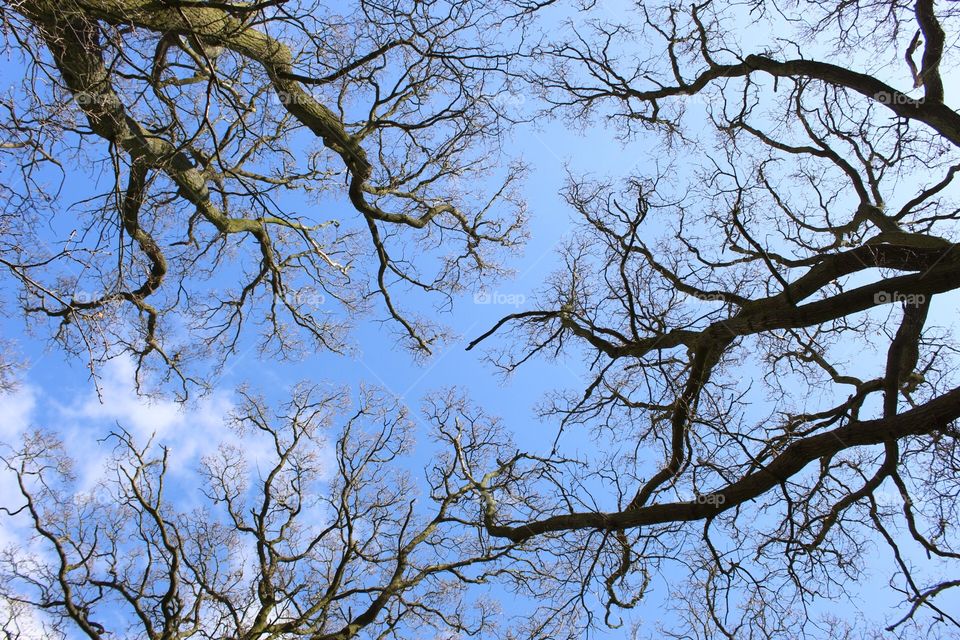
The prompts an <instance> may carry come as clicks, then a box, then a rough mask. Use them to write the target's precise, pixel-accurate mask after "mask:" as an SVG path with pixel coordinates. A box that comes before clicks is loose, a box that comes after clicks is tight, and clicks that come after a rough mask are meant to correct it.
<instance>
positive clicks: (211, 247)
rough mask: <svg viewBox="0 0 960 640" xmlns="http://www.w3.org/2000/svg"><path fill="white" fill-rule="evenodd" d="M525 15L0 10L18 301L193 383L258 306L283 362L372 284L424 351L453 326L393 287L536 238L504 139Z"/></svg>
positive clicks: (291, 4) (212, 5) (513, 11)
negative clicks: (11, 72)
mask: <svg viewBox="0 0 960 640" xmlns="http://www.w3.org/2000/svg"><path fill="white" fill-rule="evenodd" d="M533 9H535V6H533V5H531V6H526V3H520V4H519V5H514V4H513V3H498V4H497V6H493V7H491V6H488V4H487V3H484V2H465V3H442V2H433V1H429V2H421V1H419V0H418V1H414V2H400V1H394V0H389V1H387V2H379V1H367V0H360V1H359V2H357V3H355V4H353V5H350V6H344V7H343V8H342V10H341V9H337V8H334V7H332V6H331V7H328V6H327V5H325V4H323V3H314V2H303V3H301V2H295V1H274V0H266V1H263V2H237V3H234V2H192V1H182V2H181V1H179V0H171V1H170V2H167V1H164V2H162V3H160V4H155V3H149V2H126V1H123V2H113V1H112V0H109V1H104V2H101V1H100V0H95V1H93V2H87V1H86V0H70V1H68V2H59V1H46V0H44V1H39V2H36V1H34V0H26V1H23V2H20V1H17V2H12V3H7V4H6V5H5V6H4V8H3V9H2V13H0V20H2V22H3V25H4V31H3V32H4V38H5V46H6V51H7V55H8V56H11V57H12V58H13V59H14V60H15V61H17V62H18V63H19V64H20V65H22V69H23V73H22V81H21V83H20V87H19V89H18V90H17V91H15V92H14V93H13V94H11V95H8V96H6V97H4V98H3V99H2V101H0V102H2V111H3V119H2V122H0V129H2V132H3V134H2V136H3V140H2V142H0V151H2V153H3V154H4V155H5V162H6V163H7V164H8V167H10V168H12V169H19V171H18V172H17V173H18V175H19V176H20V180H19V181H17V182H15V183H13V184H5V185H3V187H2V188H0V190H2V194H3V201H2V209H3V215H4V218H3V219H4V224H5V226H8V227H9V229H8V231H7V233H8V237H7V238H5V239H4V243H3V246H2V250H3V253H2V255H0V260H2V264H3V265H4V266H5V267H6V269H7V270H8V273H10V274H11V275H12V276H13V277H14V278H15V279H16V281H18V282H19V284H20V301H19V303H20V306H21V307H22V308H23V310H24V311H26V312H27V314H29V315H30V316H33V317H39V318H40V319H41V320H42V319H48V320H52V322H53V325H54V327H55V329H56V334H55V335H56V338H57V339H58V340H59V341H61V342H62V343H63V344H64V345H65V346H66V347H67V348H68V349H69V350H71V351H73V352H77V353H80V354H86V356H87V357H88V358H89V360H90V362H91V365H96V364H97V363H98V362H100V361H102V360H103V359H104V358H109V357H111V356H113V355H116V354H117V353H118V352H119V351H126V352H128V353H131V354H133V355H135V357H136V358H137V359H138V360H139V362H140V364H141V365H145V364H146V365H149V364H150V363H153V364H154V365H156V366H157V368H159V369H161V370H163V371H165V372H166V373H167V374H171V373H172V374H173V375H174V377H175V378H178V379H181V380H182V381H183V383H184V386H185V387H188V386H189V385H187V380H186V379H187V377H188V376H189V373H187V369H185V368H184V366H183V365H184V364H185V363H186V362H187V361H188V360H190V359H191V358H193V357H198V356H209V357H213V358H214V359H215V361H222V359H223V358H224V357H226V355H227V354H229V353H231V352H233V351H234V350H235V349H236V348H237V345H238V341H239V340H241V337H242V334H241V326H242V325H244V324H245V323H248V322H249V321H252V322H253V323H254V324H257V325H259V326H260V327H261V330H262V342H263V346H265V347H270V348H272V349H274V350H275V351H277V352H280V353H284V354H286V353H288V352H291V351H294V352H295V351H297V350H298V349H302V348H323V349H332V350H334V351H342V350H344V349H345V348H346V343H345V341H344V335H343V330H344V328H345V326H346V325H347V322H348V320H349V316H351V315H356V314H358V313H361V312H364V311H365V310H366V309H367V308H368V307H367V305H366V304H365V303H366V302H367V301H369V300H370V299H371V298H372V297H379V299H380V302H381V305H382V306H380V307H378V308H379V309H382V310H383V313H382V314H380V315H381V317H383V318H386V319H390V320H391V321H392V322H393V323H394V325H395V326H397V327H398V328H399V329H400V332H401V334H402V336H401V339H402V340H403V341H405V343H406V344H408V345H410V346H411V347H412V348H413V349H414V351H416V352H421V353H425V352H429V351H430V349H431V345H432V344H434V342H435V341H436V340H437V339H439V338H440V334H439V333H438V331H440V328H439V327H437V326H433V325H432V323H431V322H429V321H428V320H427V319H426V318H419V317H415V316H413V315H411V314H410V313H409V312H405V311H404V310H403V309H402V307H401V305H399V304H398V303H397V302H395V298H394V296H392V295H391V291H392V290H394V289H395V288H397V287H400V289H399V290H400V291H403V292H407V291H410V290H414V291H424V292H433V293H436V294H437V295H439V296H441V298H440V299H439V300H438V301H437V302H438V303H439V304H440V305H441V306H442V305H445V304H449V301H450V300H451V295H452V294H454V293H457V292H458V291H461V290H462V289H464V288H465V287H474V286H476V282H477V279H479V278H487V277H490V276H495V275H497V274H498V273H500V272H501V267H500V266H498V255H499V253H500V252H502V251H503V250H510V249H512V248H513V247H515V246H516V245H517V244H518V243H519V242H520V241H522V239H523V233H524V232H523V224H524V207H523V204H522V202H521V201H520V200H519V198H518V197H517V195H516V193H515V191H514V183H515V181H516V179H517V178H518V176H519V175H520V173H521V170H522V167H520V166H518V165H507V164H505V163H504V161H503V159H502V157H501V153H500V151H499V146H498V144H499V140H500V134H501V131H502V128H503V124H504V123H505V122H507V121H509V120H510V118H511V117H512V116H511V115H510V114H509V113H508V110H507V109H506V107H508V106H510V104H511V103H510V101H509V100H504V99H503V96H507V97H509V93H508V92H509V90H510V82H511V78H512V77H513V72H512V71H511V60H512V59H513V58H514V57H515V54H516V51H517V50H518V48H520V47H522V46H523V44H524V42H525V37H526V27H527V23H528V22H529V19H530V16H531V15H532V11H533ZM493 27H497V29H494V28H493ZM498 33H499V36H498V37H497V39H494V35H495V34H498ZM15 175H16V174H15ZM485 176H490V180H491V184H494V187H493V190H492V192H491V193H489V194H486V195H484V194H483V193H480V192H478V191H476V190H475V185H476V181H477V179H478V178H483V177H485ZM497 181H499V182H497ZM497 184H499V187H498V186H496V185H497ZM8 223H9V224H8ZM38 227H40V228H42V229H43V230H42V231H41V230H38ZM304 337H306V338H308V339H309V340H308V341H307V342H304V340H303V338H304ZM194 381H196V380H194Z"/></svg>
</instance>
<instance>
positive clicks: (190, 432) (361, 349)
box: [0, 5, 957, 637]
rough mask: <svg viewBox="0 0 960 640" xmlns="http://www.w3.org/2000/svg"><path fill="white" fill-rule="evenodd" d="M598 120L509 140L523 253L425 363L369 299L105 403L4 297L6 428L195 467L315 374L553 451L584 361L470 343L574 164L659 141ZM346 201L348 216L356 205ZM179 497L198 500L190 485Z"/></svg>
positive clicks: (625, 154) (651, 160)
mask: <svg viewBox="0 0 960 640" xmlns="http://www.w3.org/2000/svg"><path fill="white" fill-rule="evenodd" d="M607 6H612V5H607ZM611 10H613V9H611ZM16 73H17V70H16V69H15V68H10V67H7V68H5V70H4V71H3V75H2V76H0V78H2V81H3V83H4V85H5V86H6V85H8V84H10V78H15V77H16ZM523 102H524V99H523V97H522V96H519V97H517V103H518V104H523ZM698 108H701V107H698V106H697V105H694V106H693V110H694V111H695V110H696V109H698ZM691 117H692V120H691V122H692V126H694V127H696V126H697V123H698V122H700V120H699V118H698V116H697V114H696V113H692V114H691ZM602 124H603V123H602V122H601V123H599V124H598V125H597V126H594V127H592V128H584V129H582V130H572V128H571V127H569V126H568V125H565V124H564V123H563V122H559V121H550V122H539V123H538V126H536V127H535V126H532V125H524V126H521V127H519V128H517V129H516V130H515V131H514V132H513V133H512V136H511V140H509V141H508V142H507V143H506V144H505V147H507V148H510V149H515V150H517V151H518V152H519V154H520V155H521V156H522V158H523V160H525V161H526V162H527V163H528V164H529V165H530V172H529V174H528V176H527V178H526V180H525V182H524V185H523V193H524V197H525V199H526V201H527V203H528V206H529V213H530V227H529V231H530V240H529V241H528V243H527V244H526V247H525V249H524V251H523V252H522V254H520V255H517V256H514V257H513V258H511V259H510V261H509V266H510V267H512V269H513V270H514V271H515V274H516V275H515V276H514V277H512V278H508V279H504V280H502V281H500V282H498V283H495V284H491V285H490V286H488V287H487V288H486V289H485V290H483V291H480V290H478V291H471V292H466V293H465V294H464V295H462V296H460V297H459V298H458V299H457V300H456V304H455V305H454V308H453V310H452V311H450V312H449V313H444V314H443V316H442V318H441V321H442V322H443V323H444V324H446V325H448V326H449V327H450V328H451V329H452V331H453V333H454V334H455V335H457V336H458V337H456V338H455V339H453V340H451V341H450V342H449V343H448V344H446V345H444V346H443V347H442V348H441V349H439V350H438V351H437V352H436V353H435V354H434V355H433V356H432V357H430V358H429V359H428V360H427V361H426V362H424V363H416V362H414V360H413V359H412V358H411V357H410V355H409V354H408V353H407V352H405V351H403V350H401V349H398V348H396V346H395V344H394V340H393V338H392V335H393V333H392V332H391V331H387V330H385V328H384V326H383V325H382V324H381V323H380V322H379V320H380V318H382V315H383V314H382V308H381V307H379V306H375V307H374V312H373V313H371V314H370V316H369V317H363V318H358V319H357V321H356V327H355V329H354V331H353V332H352V334H351V339H352V342H353V344H355V345H356V349H355V351H354V352H353V353H351V354H350V355H349V356H348V357H342V356H338V355H336V354H331V353H320V354H317V355H315V356H311V357H308V358H305V359H303V360H302V361H299V362H281V361H278V360H276V359H273V358H266V359H261V358H260V357H259V356H258V353H257V351H256V349H254V348H253V347H252V343H251V341H250V340H249V339H247V340H245V341H244V342H242V343H241V348H240V350H239V352H238V354H237V355H235V356H233V357H231V358H230V359H229V360H228V361H227V366H226V368H225V369H224V371H223V372H222V373H221V374H220V375H219V376H218V377H217V378H216V380H215V383H214V385H213V387H214V389H213V391H212V392H211V393H210V394H208V395H206V396H203V397H198V398H194V399H193V400H192V401H191V402H189V403H188V404H187V405H185V406H179V405H177V404H176V403H175V402H173V401H171V400H170V399H168V398H160V399H155V400H149V399H147V398H143V397H138V396H137V395H136V394H135V393H134V392H133V389H132V385H131V377H132V364H131V363H130V362H129V360H126V359H118V360H117V361H115V362H114V363H112V364H110V365H107V366H106V367H105V368H104V369H103V370H102V372H101V376H102V377H101V392H102V402H101V401H100V399H99V398H98V396H97V394H96V392H95V390H94V387H93V385H92V383H91V380H90V379H89V375H88V373H89V372H88V370H87V368H86V366H85V363H84V362H83V361H80V360H77V359H68V358H66V357H65V356H64V354H63V353H62V352H61V351H60V350H58V349H57V348H56V347H55V346H51V345H50V344H49V342H48V341H47V340H46V339H45V333H44V331H43V330H42V329H41V330H38V331H37V332H36V334H35V335H28V334H25V333H24V332H23V326H24V325H23V320H22V318H21V317H20V316H19V315H18V314H16V313H12V312H11V309H10V308H7V309H6V311H7V314H6V317H3V318H2V334H3V336H5V337H7V338H14V339H15V340H16V344H17V348H18V350H19V353H20V355H21V356H22V357H23V359H24V361H25V363H26V366H25V367H24V369H23V370H22V371H21V377H22V382H21V385H20V386H19V388H18V389H17V390H16V391H14V392H13V393H12V394H8V395H6V396H2V397H0V416H3V418H2V419H0V439H2V440H4V441H6V442H12V441H13V440H15V439H16V437H17V435H18V433H20V432H22V431H23V430H24V429H25V428H27V427H29V426H33V425H36V426H45V427H47V428H52V429H55V430H57V431H59V432H61V433H63V434H64V436H65V437H66V438H67V439H68V442H69V443H70V447H71V450H72V451H73V452H74V453H75V454H76V455H77V456H78V457H79V458H80V459H81V460H83V462H84V464H83V466H82V475H83V476H84V477H89V478H90V479H91V480H92V478H94V477H95V476H96V475H97V471H98V465H100V464H101V462H100V460H101V458H100V456H102V455H105V453H106V452H104V451H102V449H103V447H102V446H101V445H98V444H97V438H99V437H102V435H104V434H105V432H106V431H107V430H109V429H110V428H112V427H113V425H114V424H117V423H119V424H121V425H123V426H124V427H126V428H127V429H129V430H131V432H133V433H134V434H135V435H137V436H139V437H141V438H147V437H150V436H151V435H155V436H156V438H157V439H158V440H159V441H162V442H164V443H167V444H168V445H170V446H171V447H172V451H173V455H174V460H175V461H177V464H180V465H182V466H184V467H188V466H190V465H191V464H194V463H195V462H196V461H197V460H198V458H199V456H200V455H202V454H204V453H207V452H209V451H210V450H211V449H210V448H211V447H212V446H214V445H215V444H216V442H217V436H222V437H224V438H229V434H228V433H227V432H226V431H225V430H224V429H223V427H222V423H221V421H220V418H221V417H222V416H225V415H226V413H227V412H228V411H229V408H230V407H231V405H232V403H233V402H234V400H235V397H234V395H233V389H235V388H236V387H237V386H239V385H242V384H251V385H253V386H254V387H255V388H256V389H257V390H259V391H260V392H261V393H263V394H265V395H266V396H267V397H268V398H269V399H271V400H274V401H277V400H283V399H284V398H285V396H286V394H287V393H288V391H289V389H290V388H291V387H292V385H293V384H295V383H296V382H298V381H300V380H312V381H330V382H335V383H340V384H349V385H352V386H354V387H355V386H357V385H359V384H360V383H361V382H365V383H369V384H375V385H379V386H382V387H383V388H384V389H386V390H387V391H389V392H390V393H391V394H393V395H395V396H397V397H398V398H401V399H402V400H403V401H404V402H406V403H407V404H409V405H410V406H411V407H412V408H414V409H416V407H418V405H419V403H420V400H421V398H422V397H423V396H424V395H425V394H426V393H428V392H430V391H434V390H437V389H438V388H442V387H446V386H449V385H451V384H455V385H457V386H459V387H461V388H463V389H464V390H466V391H467V392H468V393H469V395H470V397H471V398H472V400H473V401H474V402H475V403H477V404H478V405H480V406H481V407H483V408H484V410H485V411H487V412H488V413H491V414H494V415H498V416H500V417H502V418H503V420H504V423H505V424H506V425H507V427H508V429H509V430H510V431H511V432H512V433H513V434H514V437H515V439H516V441H517V443H518V445H519V446H521V447H522V448H525V449H528V450H533V451H538V450H539V451H541V452H546V451H549V449H550V447H551V445H552V443H553V440H554V437H555V436H556V425H555V424H554V423H550V422H541V421H539V420H538V419H537V418H536V417H535V412H534V406H535V405H536V403H537V402H538V401H540V400H542V398H543V395H544V394H545V393H547V392H549V391H551V390H558V389H573V390H582V388H583V386H584V382H585V380H586V378H585V376H584V369H583V364H582V362H581V361H580V360H579V359H578V358H577V357H576V355H575V354H573V355H567V356H563V357H561V358H560V359H559V360H556V361H544V360H543V359H534V360H532V361H531V362H529V363H528V364H526V365H525V366H523V367H521V368H520V369H519V370H518V371H517V372H516V373H514V374H513V375H512V376H511V377H510V378H509V379H503V378H502V377H501V376H500V375H499V374H498V373H497V372H496V370H495V369H494V368H493V367H492V366H491V365H490V364H489V363H487V362H485V361H484V360H483V358H482V352H481V351H478V350H474V351H471V352H467V351H465V350H464V347H465V346H466V344H467V343H468V342H469V340H471V339H473V338H475V337H476V336H478V335H480V334H481V333H482V332H484V331H485V330H487V329H488V328H489V327H490V326H492V325H493V324H494V323H495V322H496V321H497V320H498V319H499V318H500V317H502V316H503V315H505V314H508V313H512V312H514V311H517V310H522V309H525V308H529V306H530V304H531V301H532V297H533V296H534V295H535V292H536V290H537V289H538V288H539V287H540V286H541V285H542V284H543V283H544V281H545V280H546V278H547V276H548V275H549V274H550V273H551V272H552V271H553V270H555V269H557V268H558V267H559V266H560V265H561V263H560V262H559V261H558V257H557V253H556V251H557V249H558V247H559V246H560V245H561V244H562V243H563V242H564V241H565V240H566V239H568V238H569V237H570V234H571V233H572V231H573V230H574V228H575V225H574V222H575V220H574V218H573V213H572V212H571V210H570V209H569V208H568V207H567V205H566V204H565V203H564V202H563V200H562V198H561V197H560V195H559V192H560V190H561V189H562V187H563V184H564V181H565V176H566V169H567V168H568V167H569V168H570V169H571V170H572V171H573V172H574V173H582V172H585V171H589V172H590V173H592V174H594V175H596V176H598V177H607V176H609V177H611V178H616V177H623V176H625V175H628V174H630V173H636V172H638V171H639V172H641V173H642V172H644V171H647V170H653V168H654V167H655V165H656V162H657V151H656V148H655V147H651V146H647V145H646V144H644V143H637V142H633V143H630V144H627V145H626V146H623V145H621V144H620V143H618V142H616V141H615V140H614V139H613V136H612V135H610V132H609V131H605V130H604V129H603V126H602ZM6 171H7V175H2V174H0V179H3V180H16V179H17V177H16V175H13V174H12V173H10V172H9V171H10V169H9V167H8V168H6ZM86 180H87V179H86V177H82V176H77V175H73V176H69V177H68V179H67V181H66V182H65V188H64V192H63V194H62V197H63V199H64V201H71V200H74V199H78V198H80V197H83V196H84V195H85V194H86V193H87V191H86V189H87V188H88V187H89V182H87V181H86ZM344 212H345V215H351V214H350V211H349V210H345V211H344ZM5 287H6V290H5V299H7V300H9V299H10V298H11V296H10V293H11V289H10V283H9V282H6V284H5ZM411 300H412V302H407V301H404V305H405V306H406V307H407V308H409V309H411V310H412V311H414V312H420V313H423V314H426V315H436V310H435V308H434V306H433V305H434V304H435V303H436V302H438V301H437V300H436V299H430V298H422V297H417V298H412V299H411ZM956 301H957V298H956V296H950V297H944V298H943V299H942V300H940V301H939V302H938V308H937V309H936V310H935V317H936V319H937V322H939V323H941V324H952V323H954V322H955V320H956V317H955V309H956ZM498 340H499V338H497V337H494V338H493V339H492V341H491V344H492V345H496V344H503V343H502V342H498ZM861 364H863V365H866V364H869V363H868V362H867V361H863V362H861ZM565 444H566V448H567V450H568V451H577V450H578V449H584V450H589V449H590V448H591V447H592V446H593V444H592V441H591V440H590V438H589V436H588V434H585V433H583V432H576V431H574V432H568V433H567V434H566V435H565ZM8 480H9V479H7V480H3V481H0V493H4V494H6V495H9V494H8V490H9V485H8V484H3V483H4V482H7V481H8ZM182 497H184V498H186V499H188V500H189V499H191V496H189V495H183V496H182ZM4 535H5V536H6V538H5V539H4V538H3V537H0V541H4V540H10V539H11V538H12V537H14V536H15V535H16V533H15V532H14V533H11V532H10V531H8V532H6V534H4ZM879 586H882V585H864V592H863V594H862V599H861V603H862V605H863V607H864V611H865V614H867V615H870V616H872V615H875V614H878V613H882V611H881V610H882V606H879V605H878V603H879V602H887V600H883V599H882V598H884V596H880V595H879V593H880V592H879V590H878V589H877V588H875V587H879ZM665 595H666V588H665V586H664V585H659V586H658V588H657V589H655V591H654V593H653V594H652V596H651V597H650V598H649V600H648V601H647V602H646V603H642V604H641V605H640V606H639V607H638V608H637V609H636V610H635V611H634V613H633V614H632V616H633V617H634V618H635V619H638V620H639V619H643V620H651V619H656V618H657V617H658V616H659V615H660V609H659V605H658V601H659V599H660V598H662V597H665ZM829 606H830V605H827V609H828V610H829ZM626 628H629V624H628V625H626ZM609 636H610V637H629V636H628V635H627V632H625V631H618V632H611V633H610V634H609Z"/></svg>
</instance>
